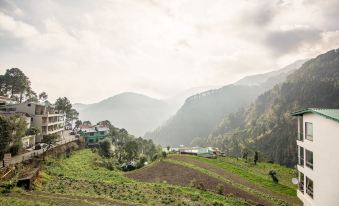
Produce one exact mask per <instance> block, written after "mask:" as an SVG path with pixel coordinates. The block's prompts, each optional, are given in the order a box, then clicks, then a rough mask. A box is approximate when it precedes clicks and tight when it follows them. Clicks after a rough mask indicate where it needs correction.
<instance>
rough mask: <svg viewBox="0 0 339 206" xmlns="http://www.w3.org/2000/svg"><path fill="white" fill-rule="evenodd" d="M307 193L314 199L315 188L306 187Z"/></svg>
mask: <svg viewBox="0 0 339 206" xmlns="http://www.w3.org/2000/svg"><path fill="white" fill-rule="evenodd" d="M306 193H307V194H308V195H309V196H310V197H312V198H313V188H312V187H306Z"/></svg>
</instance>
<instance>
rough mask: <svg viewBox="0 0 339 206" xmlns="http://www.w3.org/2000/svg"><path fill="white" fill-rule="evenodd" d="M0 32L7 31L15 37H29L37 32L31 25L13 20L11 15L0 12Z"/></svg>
mask: <svg viewBox="0 0 339 206" xmlns="http://www.w3.org/2000/svg"><path fill="white" fill-rule="evenodd" d="M0 32H4V33H7V34H8V35H11V36H13V37H15V38H23V39H25V38H29V37H32V36H35V35H37V34H38V33H39V32H38V31H37V30H36V29H35V28H34V27H33V26H31V25H29V24H27V23H25V22H22V21H18V20H15V19H14V18H13V17H11V16H8V15H6V14H4V13H2V12H0Z"/></svg>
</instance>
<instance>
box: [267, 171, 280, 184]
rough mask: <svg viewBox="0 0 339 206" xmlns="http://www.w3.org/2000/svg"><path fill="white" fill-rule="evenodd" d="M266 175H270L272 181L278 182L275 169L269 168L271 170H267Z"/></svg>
mask: <svg viewBox="0 0 339 206" xmlns="http://www.w3.org/2000/svg"><path fill="white" fill-rule="evenodd" d="M268 175H270V176H271V178H272V180H273V182H275V183H278V182H279V180H278V178H277V172H276V171H274V170H271V171H269V172H268Z"/></svg>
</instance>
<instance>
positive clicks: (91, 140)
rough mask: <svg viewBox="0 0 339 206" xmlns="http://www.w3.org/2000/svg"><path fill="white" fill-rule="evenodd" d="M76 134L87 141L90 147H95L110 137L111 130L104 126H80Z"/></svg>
mask: <svg viewBox="0 0 339 206" xmlns="http://www.w3.org/2000/svg"><path fill="white" fill-rule="evenodd" d="M76 132H77V133H79V134H80V136H82V137H83V138H84V139H85V142H86V144H87V145H88V146H94V145H97V144H98V142H99V141H100V140H103V139H105V138H106V137H108V135H109V128H108V127H105V126H102V125H80V126H79V128H77V131H76Z"/></svg>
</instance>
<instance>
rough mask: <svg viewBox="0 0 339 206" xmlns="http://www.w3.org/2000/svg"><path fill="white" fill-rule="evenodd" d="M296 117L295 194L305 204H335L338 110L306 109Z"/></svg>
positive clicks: (338, 200) (338, 164)
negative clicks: (296, 188)
mask: <svg viewBox="0 0 339 206" xmlns="http://www.w3.org/2000/svg"><path fill="white" fill-rule="evenodd" d="M292 115H293V116H296V117H298V138H297V145H298V165H297V169H298V173H299V175H298V176H299V177H298V178H299V188H298V191H297V195H298V197H299V199H300V200H301V201H302V202H303V203H304V205H305V206H314V205H338V203H339V190H338V185H339V178H338V174H339V159H338V158H339V150H338V145H339V109H317V108H309V109H304V110H301V111H297V112H293V113H292Z"/></svg>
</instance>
